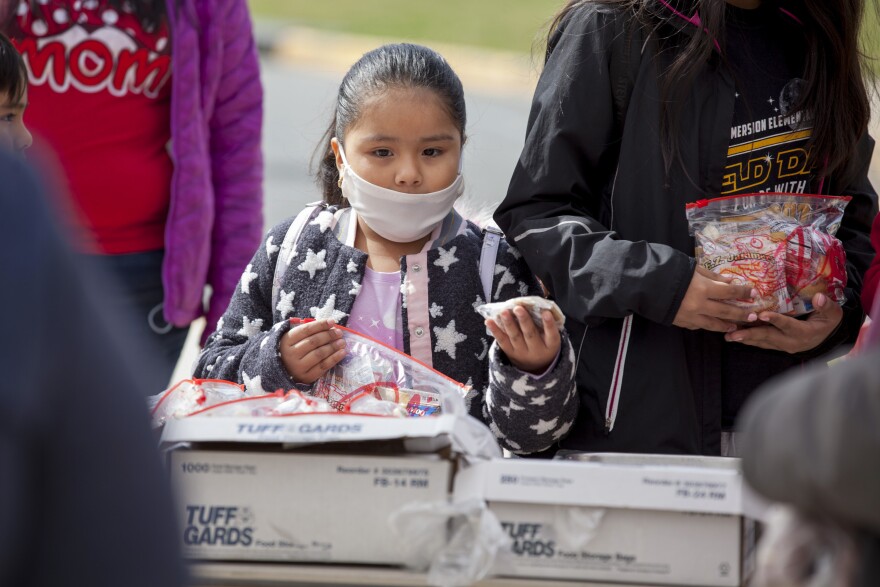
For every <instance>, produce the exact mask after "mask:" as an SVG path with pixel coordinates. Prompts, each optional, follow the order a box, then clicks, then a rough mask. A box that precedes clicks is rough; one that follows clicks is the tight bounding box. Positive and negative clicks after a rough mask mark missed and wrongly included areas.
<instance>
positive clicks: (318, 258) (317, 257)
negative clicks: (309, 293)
mask: <svg viewBox="0 0 880 587" xmlns="http://www.w3.org/2000/svg"><path fill="white" fill-rule="evenodd" d="M325 256H327V251H326V249H325V250H323V251H319V252H318V253H317V254H315V251H313V250H312V249H309V250H308V251H306V260H305V261H303V262H302V263H300V265H299V267H297V269H299V270H300V271H306V272H308V274H309V279H314V278H315V273H317V272H318V271H320V270H322V269H326V268H327V263H325V262H324V257H325Z"/></svg>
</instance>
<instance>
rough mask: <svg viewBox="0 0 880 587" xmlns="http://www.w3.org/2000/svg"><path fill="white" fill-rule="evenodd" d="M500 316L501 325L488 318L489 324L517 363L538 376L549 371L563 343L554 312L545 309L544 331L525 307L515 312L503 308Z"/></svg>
mask: <svg viewBox="0 0 880 587" xmlns="http://www.w3.org/2000/svg"><path fill="white" fill-rule="evenodd" d="M500 318H501V321H500V324H499V323H498V322H496V321H495V320H493V319H491V318H490V319H488V320H486V326H487V327H488V328H489V332H491V333H492V336H494V337H495V340H497V341H498V346H500V347H501V350H502V351H504V354H505V355H507V358H508V359H510V362H511V363H512V364H513V366H514V367H516V368H517V369H519V370H520V371H525V372H527V373H534V374H535V375H539V374H541V373H543V372H544V371H546V370H547V368H548V367H549V366H550V364H551V363H552V362H553V360H554V359H555V358H556V355H558V354H559V347H560V345H561V344H562V341H561V339H560V338H559V329H558V328H557V327H556V322H554V321H553V314H551V313H550V311H549V310H544V311H542V312H541V321H542V325H541V330H540V331H539V330H538V326H536V325H535V321H534V320H533V319H532V316H531V315H530V314H529V312H528V311H527V310H526V309H525V308H523V307H522V306H517V307H516V308H514V309H513V312H512V313H511V311H510V310H505V311H503V312H502V313H501V315H500Z"/></svg>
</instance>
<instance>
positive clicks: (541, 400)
mask: <svg viewBox="0 0 880 587" xmlns="http://www.w3.org/2000/svg"><path fill="white" fill-rule="evenodd" d="M548 399H550V398H549V397H548V396H546V395H544V394H543V393H542V394H541V395H539V396H538V397H533V398H532V401H530V402H529V405H530V406H544V405H546V404H547V400H548Z"/></svg>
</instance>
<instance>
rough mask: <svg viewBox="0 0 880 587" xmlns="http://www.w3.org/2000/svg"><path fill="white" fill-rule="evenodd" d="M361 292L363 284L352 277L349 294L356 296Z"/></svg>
mask: <svg viewBox="0 0 880 587" xmlns="http://www.w3.org/2000/svg"><path fill="white" fill-rule="evenodd" d="M359 293H361V284H360V283H358V282H357V281H355V280H354V279H352V280H351V289H350V290H348V295H351V296H356V295H358V294H359Z"/></svg>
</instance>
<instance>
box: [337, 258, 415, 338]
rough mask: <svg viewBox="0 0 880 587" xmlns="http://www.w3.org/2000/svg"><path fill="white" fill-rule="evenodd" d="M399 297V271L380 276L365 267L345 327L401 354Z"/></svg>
mask: <svg viewBox="0 0 880 587" xmlns="http://www.w3.org/2000/svg"><path fill="white" fill-rule="evenodd" d="M400 295H401V294H400V271H393V272H391V273H381V272H379V271H373V270H372V269H370V268H369V267H365V272H364V279H363V281H362V282H361V289H360V292H359V293H358V295H357V298H355V300H354V305H353V306H352V307H351V314H350V317H349V319H348V327H349V328H351V329H352V330H357V331H358V332H361V333H363V334H366V335H367V336H369V337H371V338H374V339H376V340H378V341H379V342H381V343H384V344H387V345H388V346H392V347H394V348H396V349H398V350H400V351H403V319H402V317H401V312H400V307H401V299H400Z"/></svg>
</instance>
